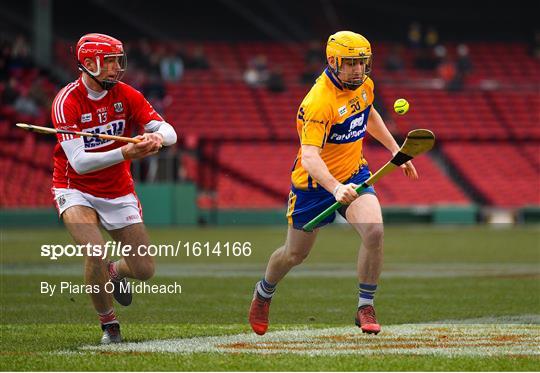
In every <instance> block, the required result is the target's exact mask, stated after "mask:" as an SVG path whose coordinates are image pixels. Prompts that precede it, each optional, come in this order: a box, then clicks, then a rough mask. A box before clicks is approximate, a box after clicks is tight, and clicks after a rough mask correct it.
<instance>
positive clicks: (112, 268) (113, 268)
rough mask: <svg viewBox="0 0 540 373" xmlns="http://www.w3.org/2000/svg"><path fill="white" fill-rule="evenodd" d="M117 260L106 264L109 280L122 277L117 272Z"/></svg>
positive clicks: (118, 279)
mask: <svg viewBox="0 0 540 373" xmlns="http://www.w3.org/2000/svg"><path fill="white" fill-rule="evenodd" d="M119 262H120V261H119V260H117V261H116V262H109V264H108V265H107V271H108V272H109V277H110V278H111V280H114V281H120V280H121V279H122V277H120V275H119V274H118V264H119Z"/></svg>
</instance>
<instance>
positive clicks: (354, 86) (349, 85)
mask: <svg viewBox="0 0 540 373" xmlns="http://www.w3.org/2000/svg"><path fill="white" fill-rule="evenodd" d="M328 66H330V70H332V73H333V74H334V76H335V77H336V79H337V81H338V82H339V84H341V85H342V86H343V88H346V89H349V90H351V91H355V90H356V89H358V88H359V87H360V86H361V85H362V84H363V83H364V82H363V81H362V82H361V83H360V84H353V83H347V82H344V81H343V80H341V79H340V78H339V68H338V65H337V61H336V68H335V69H334V68H333V67H332V65H330V64H328Z"/></svg>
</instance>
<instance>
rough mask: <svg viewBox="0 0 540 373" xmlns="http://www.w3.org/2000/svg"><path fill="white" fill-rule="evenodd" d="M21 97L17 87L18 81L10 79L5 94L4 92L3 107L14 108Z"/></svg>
mask: <svg viewBox="0 0 540 373" xmlns="http://www.w3.org/2000/svg"><path fill="white" fill-rule="evenodd" d="M18 97H19V90H18V87H17V79H15V78H14V77H11V78H9V80H8V82H7V84H6V86H5V88H4V90H3V92H2V96H1V98H2V100H1V101H2V105H8V106H13V104H15V101H16V100H17V98H18Z"/></svg>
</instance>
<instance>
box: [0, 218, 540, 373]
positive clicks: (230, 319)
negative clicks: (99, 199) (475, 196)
mask: <svg viewBox="0 0 540 373" xmlns="http://www.w3.org/2000/svg"><path fill="white" fill-rule="evenodd" d="M150 233H151V237H152V240H153V242H155V243H176V242H177V241H179V240H181V241H182V242H191V243H193V242H210V243H216V242H218V241H220V242H227V241H229V242H234V241H239V242H251V247H252V253H251V255H250V256H249V257H223V256H220V257H217V256H215V255H213V256H212V255H210V256H206V255H202V256H200V257H193V256H190V257H187V256H186V255H185V252H181V253H178V255H177V256H176V257H167V258H158V259H157V263H158V266H157V271H156V277H155V278H154V279H152V280H151V281H150V282H151V283H152V284H167V283H173V282H178V283H180V284H181V285H182V293H181V294H176V295H170V294H168V295H165V294H137V295H135V298H134V302H133V304H132V305H131V306H130V307H127V308H123V307H121V306H118V305H117V306H116V312H117V315H118V316H119V319H120V321H121V323H122V332H123V336H124V338H125V339H126V341H127V342H128V343H126V344H123V345H121V346H113V347H105V348H102V347H99V346H97V342H98V341H99V338H100V334H101V332H100V329H99V325H98V323H97V319H96V316H95V313H94V311H93V309H92V307H91V304H90V299H89V297H88V295H84V294H55V295H54V296H48V295H43V294H40V282H41V281H48V282H51V283H58V282H60V281H71V282H73V283H81V282H82V259H81V258H61V259H59V260H58V261H50V260H48V259H47V258H43V257H40V254H39V250H40V246H41V245H42V244H46V243H69V242H70V238H69V236H68V234H67V232H65V231H64V230H61V229H55V230H37V231H36V230H34V231H32V232H29V231H25V230H2V232H1V251H0V252H1V264H2V273H1V280H2V281H1V288H0V290H1V306H2V312H1V319H2V326H1V329H0V331H1V335H2V338H1V353H0V368H2V370H266V371H268V370H345V371H352V370H354V371H358V370H449V371H454V370H518V371H519V370H521V371H523V370H536V369H537V367H538V364H539V363H540V357H539V355H538V351H540V335H539V333H540V330H539V326H538V325H539V324H538V322H539V321H538V320H539V319H540V318H539V316H538V315H539V314H540V295H539V294H540V231H539V229H538V227H529V228H511V229H510V228H508V229H490V228H486V227H472V228H467V227H461V228H433V227H425V226H411V227H387V229H386V235H385V268H384V270H383V276H382V278H381V281H380V283H379V288H378V294H377V299H376V305H377V313H378V318H379V321H380V322H381V324H382V325H383V331H382V332H381V334H379V335H378V336H367V335H362V334H360V333H359V330H358V329H356V328H354V326H353V317H354V312H355V306H356V301H357V300H356V299H357V280H356V277H355V272H354V268H355V262H356V254H357V249H358V246H359V239H358V238H357V236H356V234H355V233H354V232H353V231H351V230H348V229H343V228H340V227H329V228H326V229H323V230H322V231H321V232H320V233H319V238H318V241H317V244H316V245H315V247H314V249H313V251H312V253H311V255H310V257H309V258H308V260H307V261H306V262H305V263H304V264H303V265H302V266H300V267H298V268H296V269H294V270H293V271H292V272H291V273H290V274H289V275H288V276H287V277H286V278H285V279H284V280H283V281H282V282H281V283H280V284H279V287H278V290H277V294H276V297H275V300H274V302H273V304H272V309H271V326H270V332H269V334H267V335H266V336H264V337H263V338H259V337H256V336H254V335H252V334H251V331H250V328H249V325H248V324H247V310H248V307H249V303H250V301H251V296H252V291H253V284H254V282H255V281H257V280H258V279H259V278H260V277H261V276H262V274H263V273H264V268H265V264H266V261H267V259H268V256H269V255H270V253H271V252H272V251H273V250H274V249H275V248H276V247H278V246H279V245H281V243H282V241H283V239H284V236H285V228H284V227H276V228H252V227H249V228H207V229H152V230H151V231H150ZM435 322H438V323H439V324H437V325H438V326H434V324H432V323H435ZM469 325H474V326H469ZM445 328H446V329H445ZM280 333H282V334H280ZM283 333H285V334H283ZM317 333H319V334H317ZM320 333H322V334H320ZM355 333H358V335H356V334H355ZM415 333H416V334H415ZM216 338H217V339H216ZM220 338H221V339H220ZM445 338H448V339H445ZM314 341H316V342H317V343H320V344H319V345H317V344H316V343H315V342H314ZM214 342H215V343H214ZM334 342H335V343H337V344H333V343H334ZM212 343H214V344H212ZM314 343H315V344H314ZM339 343H345V344H346V348H345V347H340V346H342V345H340V344H339ZM460 343H462V344H463V348H462V349H461V350H464V351H465V352H471V351H475V353H474V354H473V353H459V352H456V350H455V349H456V348H459V347H460ZM133 346H137V347H136V348H135V347H133ZM156 346H167V348H161V349H160V348H158V347H156ZM174 346H180V347H178V348H175V347H174ZM198 346H206V347H204V348H202V347H198ZM209 346H210V347H209ZM227 346H228V347H227ZM231 346H232V347H231ZM287 346H288V347H291V346H293V347H294V348H292V349H291V348H288V347H287ZM524 346H525V347H524ZM527 346H528V347H527ZM132 347H133V348H132ZM248 347H249V348H248ZM467 347H469V348H467ZM314 348H315V349H316V351H317V353H313V351H314V350H313V349H314ZM340 348H341V349H342V350H341V352H343V353H340V354H335V352H336V351H340ZM310 351H311V352H310ZM535 351H536V352H535Z"/></svg>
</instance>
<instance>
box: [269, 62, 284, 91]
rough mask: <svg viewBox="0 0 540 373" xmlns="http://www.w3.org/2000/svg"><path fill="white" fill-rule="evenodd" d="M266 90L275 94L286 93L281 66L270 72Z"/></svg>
mask: <svg viewBox="0 0 540 373" xmlns="http://www.w3.org/2000/svg"><path fill="white" fill-rule="evenodd" d="M266 88H268V90H269V91H270V92H275V93H279V92H284V91H285V90H286V87H285V81H284V80H283V70H282V68H281V66H276V67H275V68H274V69H272V70H271V71H270V73H269V75H268V80H267V81H266Z"/></svg>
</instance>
